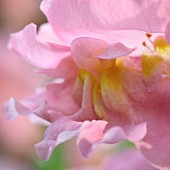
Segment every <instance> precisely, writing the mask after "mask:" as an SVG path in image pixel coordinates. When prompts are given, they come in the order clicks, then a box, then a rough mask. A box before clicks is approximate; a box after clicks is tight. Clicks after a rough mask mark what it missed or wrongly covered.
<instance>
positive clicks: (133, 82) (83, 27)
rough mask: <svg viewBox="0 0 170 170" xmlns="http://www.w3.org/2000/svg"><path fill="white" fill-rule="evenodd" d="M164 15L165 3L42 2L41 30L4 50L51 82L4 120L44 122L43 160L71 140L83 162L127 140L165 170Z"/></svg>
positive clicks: (168, 36)
mask: <svg viewBox="0 0 170 170" xmlns="http://www.w3.org/2000/svg"><path fill="white" fill-rule="evenodd" d="M120 9H121V10H120ZM169 9H170V3H169V1H168V0H164V1H163V0H157V1H154V0H150V1H146V0H142V1H138V0H127V1H126V3H125V1H123V0H122V1H121V0H119V1H117V0H115V1H112V0H105V1H97V0H93V1H91V0H89V1H83V0H70V1H67V0H63V1H60V0H50V1H49V0H44V1H43V2H42V3H41V10H42V11H43V12H44V14H45V15H46V17H47V19H48V23H47V24H43V25H42V26H41V27H40V28H39V31H38V33H37V28H36V25H35V24H29V25H27V26H26V27H25V28H24V29H23V30H22V31H20V32H18V33H15V34H12V35H11V39H10V42H9V48H11V49H12V50H14V51H15V52H17V53H18V54H20V56H21V57H22V59H24V60H25V61H27V62H28V63H30V64H32V65H33V66H35V67H37V69H38V70H37V72H38V73H40V74H45V75H47V76H49V77H50V78H51V79H53V81H51V82H49V83H48V84H47V85H46V87H44V88H43V89H41V91H38V92H37V93H35V94H34V95H32V96H30V97H28V98H27V99H25V100H17V99H16V98H11V99H10V100H9V102H8V103H6V105H5V106H4V113H5V115H6V117H8V118H9V119H11V118H14V117H16V116H17V115H19V114H20V115H25V116H27V115H30V114H35V115H36V116H38V117H40V118H41V119H44V120H45V121H47V122H48V124H49V127H48V128H47V130H46V132H45V134H44V139H43V141H42V142H40V143H38V144H36V145H35V147H36V150H37V153H38V154H39V156H40V157H41V158H42V159H45V160H48V159H49V158H50V156H51V154H52V152H53V150H54V148H55V147H56V146H58V145H59V144H61V143H63V142H65V141H67V140H70V139H72V138H73V137H77V146H78V148H79V150H80V151H81V153H82V155H83V156H84V157H87V156H88V155H89V154H90V153H91V151H93V150H94V149H95V148H96V147H97V146H98V145H99V144H102V143H106V144H114V143H117V142H120V141H122V140H129V141H131V142H133V143H134V144H135V145H136V146H137V148H138V149H139V150H140V151H141V153H142V154H143V155H144V156H145V159H146V160H147V161H149V162H150V164H151V165H153V166H154V167H157V168H159V169H162V170H169V169H170V159H169V157H170V146H169V139H170V134H169V132H170V126H169V123H170V120H169V114H170V105H169V98H170V91H169V88H168V87H169V86H170V78H169V73H170V70H169V64H170V62H169V55H170V44H169V43H168V42H170V32H169V27H170V22H169V21H170V18H169ZM151 11H152V13H151Z"/></svg>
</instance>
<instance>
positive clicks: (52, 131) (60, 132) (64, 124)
mask: <svg viewBox="0 0 170 170" xmlns="http://www.w3.org/2000/svg"><path fill="white" fill-rule="evenodd" d="M89 124H90V122H89V121H85V122H75V121H72V120H69V119H65V118H64V119H60V120H57V121H55V122H54V123H52V124H51V125H50V126H49V127H48V128H47V130H46V132H45V134H44V140H43V141H42V142H40V143H38V144H36V145H35V148H36V151H37V153H38V155H39V156H40V157H41V158H42V159H44V160H48V159H49V158H50V156H51V153H52V152H53V150H54V148H55V147H56V146H57V145H59V144H61V143H63V142H65V141H67V140H70V139H72V138H73V137H75V136H77V135H78V134H79V133H80V132H81V131H82V130H83V129H84V128H85V127H86V126H88V125H89Z"/></svg>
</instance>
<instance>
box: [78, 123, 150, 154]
mask: <svg viewBox="0 0 170 170" xmlns="http://www.w3.org/2000/svg"><path fill="white" fill-rule="evenodd" d="M106 125H107V122H106V121H96V122H95V123H93V124H91V125H90V126H89V127H86V128H85V129H84V131H82V132H81V134H80V135H79V137H78V145H79V148H80V151H81V153H82V154H83V156H85V157H87V156H88V155H89V154H90V153H91V152H92V151H93V150H94V149H95V148H96V147H97V146H98V145H99V144H102V143H105V144H115V143H118V142H120V141H122V140H129V141H132V142H137V141H140V140H141V139H143V138H144V136H145V135H146V132H147V129H146V123H140V124H138V125H133V126H132V125H129V127H128V128H126V129H125V128H123V127H120V126H112V127H111V128H109V130H107V131H106Z"/></svg>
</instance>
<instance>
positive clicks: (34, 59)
mask: <svg viewBox="0 0 170 170" xmlns="http://www.w3.org/2000/svg"><path fill="white" fill-rule="evenodd" d="M21 42H22V43H21ZM9 48H10V49H13V50H14V51H15V52H16V53H18V54H19V55H21V56H22V57H23V59H25V60H26V61H27V62H29V63H31V64H33V65H34V66H36V67H38V68H43V69H47V68H56V67H57V65H58V64H59V63H60V61H61V60H62V59H63V58H65V57H67V56H69V55H70V49H69V47H66V46H60V45H55V44H52V43H41V42H39V41H38V40H37V38H36V25H34V24H29V25H27V26H26V27H25V28H24V29H23V30H22V31H20V32H18V33H15V34H12V35H11V39H10V42H9Z"/></svg>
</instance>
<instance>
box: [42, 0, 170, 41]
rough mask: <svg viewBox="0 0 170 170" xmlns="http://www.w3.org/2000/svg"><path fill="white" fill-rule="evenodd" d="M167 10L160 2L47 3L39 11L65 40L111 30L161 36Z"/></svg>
mask: <svg viewBox="0 0 170 170" xmlns="http://www.w3.org/2000/svg"><path fill="white" fill-rule="evenodd" d="M166 6H169V3H168V2H167V3H163V2H162V1H161V0H158V1H154V0H151V1H147V0H144V1H142V2H139V1H137V0H136V1H134V0H128V1H126V3H124V0H116V1H112V0H105V1H98V0H89V1H83V0H80V1H77V0H76V1H75V0H70V1H67V0H63V1H60V0H46V1H43V2H42V4H41V10H42V11H43V12H44V13H45V15H46V16H47V18H48V21H49V23H50V24H51V26H52V27H53V30H54V31H55V33H56V34H57V35H60V36H61V38H63V39H67V40H68V39H70V38H71V37H72V38H71V39H73V37H74V38H76V37H79V36H90V35H91V34H92V33H93V35H95V34H96V35H97V34H100V33H102V34H106V33H107V32H109V31H111V30H143V31H146V32H162V31H164V28H165V24H166V22H167V20H168V18H167V16H168V11H166V10H164V8H165V7H166ZM56 9H57V10H56ZM120 9H121V10H120ZM151 11H154V12H151Z"/></svg>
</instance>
